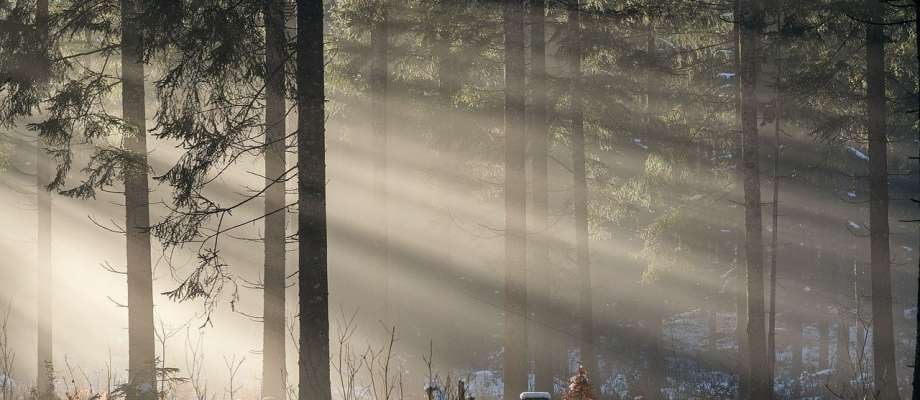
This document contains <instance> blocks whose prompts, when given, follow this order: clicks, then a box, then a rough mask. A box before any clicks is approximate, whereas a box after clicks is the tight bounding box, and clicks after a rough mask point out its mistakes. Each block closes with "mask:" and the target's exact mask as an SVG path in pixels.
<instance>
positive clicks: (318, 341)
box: [296, 0, 332, 400]
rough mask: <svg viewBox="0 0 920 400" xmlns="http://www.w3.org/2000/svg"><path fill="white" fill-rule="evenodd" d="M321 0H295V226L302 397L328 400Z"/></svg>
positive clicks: (329, 394)
mask: <svg viewBox="0 0 920 400" xmlns="http://www.w3.org/2000/svg"><path fill="white" fill-rule="evenodd" d="M323 39H324V38H323V2H321V1H311V0H297V44H296V49H297V129H298V131H297V171H298V174H297V198H298V212H297V224H298V225H297V226H298V235H297V240H298V246H299V247H298V260H297V263H298V271H299V273H298V275H297V283H298V292H299V294H300V299H299V312H300V354H299V355H298V359H299V362H298V363H299V367H300V372H299V377H300V392H299V394H298V398H299V399H300V400H331V399H332V392H331V387H330V381H329V275H328V270H327V257H326V249H327V248H326V237H327V236H326V130H325V100H326V97H325V93H324V75H325V72H324V70H323V67H324V62H323Z"/></svg>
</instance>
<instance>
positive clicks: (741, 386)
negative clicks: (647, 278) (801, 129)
mask: <svg viewBox="0 0 920 400" xmlns="http://www.w3.org/2000/svg"><path fill="white" fill-rule="evenodd" d="M740 2H741V0H734V2H733V3H734V4H733V14H732V22H733V23H732V32H731V42H732V44H733V48H734V51H733V52H732V67H733V68H734V71H735V73H736V74H737V73H739V72H740V71H741V28H740V26H741V24H740V21H741V4H740ZM736 76H737V75H736ZM736 82H737V84H736V85H735V88H734V89H735V114H736V116H737V119H738V126H739V129H740V126H741V114H742V113H741V97H742V96H741V95H742V93H741V81H740V80H736ZM741 142H742V141H741V140H737V141H736V142H735V146H734V147H735V151H734V154H735V157H736V160H738V161H737V162H736V166H737V169H736V171H738V175H739V176H738V177H737V179H741V176H740V171H742V170H743V169H744V168H743V166H742V165H741V162H740V161H741V157H738V154H741ZM732 267H733V268H734V269H735V271H736V273H735V282H734V283H735V284H734V288H735V315H736V319H735V340H736V341H737V342H738V360H737V361H738V365H737V371H738V392H737V398H738V399H739V400H740V399H743V398H744V396H745V395H746V393H747V387H748V376H747V374H746V373H745V372H744V371H745V369H744V366H745V365H746V364H747V361H746V359H747V356H746V355H747V345H746V343H747V334H746V333H745V332H746V331H745V329H746V328H745V327H746V326H747V299H746V298H745V296H744V292H745V289H744V287H745V285H744V277H743V275H742V274H741V272H740V271H741V266H740V265H739V263H738V249H737V247H733V248H732Z"/></svg>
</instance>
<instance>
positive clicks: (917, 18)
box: [911, 0, 920, 400]
mask: <svg viewBox="0 0 920 400" xmlns="http://www.w3.org/2000/svg"><path fill="white" fill-rule="evenodd" d="M914 40H915V42H914V52H915V53H916V57H917V64H918V65H920V0H914ZM917 101H920V87H918V89H917ZM917 115H918V118H920V113H918V114H917ZM918 126H920V125H918ZM918 137H920V135H918ZM917 161H918V162H920V153H918V154H917ZM918 200H920V199H918ZM918 248H920V247H918ZM916 300H917V304H916V306H917V315H915V316H914V317H915V318H916V320H917V325H916V327H915V330H916V333H915V336H914V373H913V379H912V383H913V389H912V390H911V399H912V400H920V257H918V258H917V298H916Z"/></svg>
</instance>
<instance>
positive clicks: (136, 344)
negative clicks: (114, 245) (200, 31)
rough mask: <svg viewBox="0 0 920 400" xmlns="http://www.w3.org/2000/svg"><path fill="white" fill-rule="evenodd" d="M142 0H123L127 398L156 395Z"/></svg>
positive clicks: (140, 399) (144, 399)
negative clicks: (127, 160) (128, 159)
mask: <svg viewBox="0 0 920 400" xmlns="http://www.w3.org/2000/svg"><path fill="white" fill-rule="evenodd" d="M140 4H141V3H140V2H139V1H137V0H122V1H121V12H122V32H121V51H122V55H121V68H122V92H121V93H122V112H123V116H124V120H125V123H126V124H127V125H128V126H129V127H130V129H131V132H130V133H129V134H128V135H126V136H125V139H124V146H125V149H126V150H127V151H128V152H130V153H131V156H132V157H133V160H132V162H131V163H129V165H126V166H125V174H124V175H125V177H124V179H125V219H126V221H125V230H126V231H127V255H128V267H127V270H128V383H129V388H128V391H127V396H128V397H127V399H128V400H153V399H156V398H157V393H156V364H155V358H156V355H155V343H154V326H153V276H152V270H151V265H150V232H149V230H148V229H149V226H150V203H149V200H148V182H147V168H148V167H147V165H148V164H147V125H146V116H145V100H144V64H143V60H142V58H143V39H142V36H141V32H140V31H139V30H138V29H137V28H138V26H137V23H136V22H135V21H133V19H134V18H135V15H137V14H138V13H139V12H140V11H141V10H140Z"/></svg>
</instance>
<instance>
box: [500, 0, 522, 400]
mask: <svg viewBox="0 0 920 400" xmlns="http://www.w3.org/2000/svg"><path fill="white" fill-rule="evenodd" d="M504 31H505V32H504V33H505V354H504V359H503V361H504V380H505V387H504V395H505V397H504V398H505V399H516V398H517V397H518V395H519V394H520V393H521V392H523V391H525V390H527V370H528V368H527V321H526V316H527V270H526V258H527V246H526V232H525V212H526V211H525V199H526V197H527V190H526V187H525V180H524V179H525V176H524V175H525V174H524V169H525V163H526V160H525V148H526V140H525V136H524V2H523V0H506V1H505V7H504Z"/></svg>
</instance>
